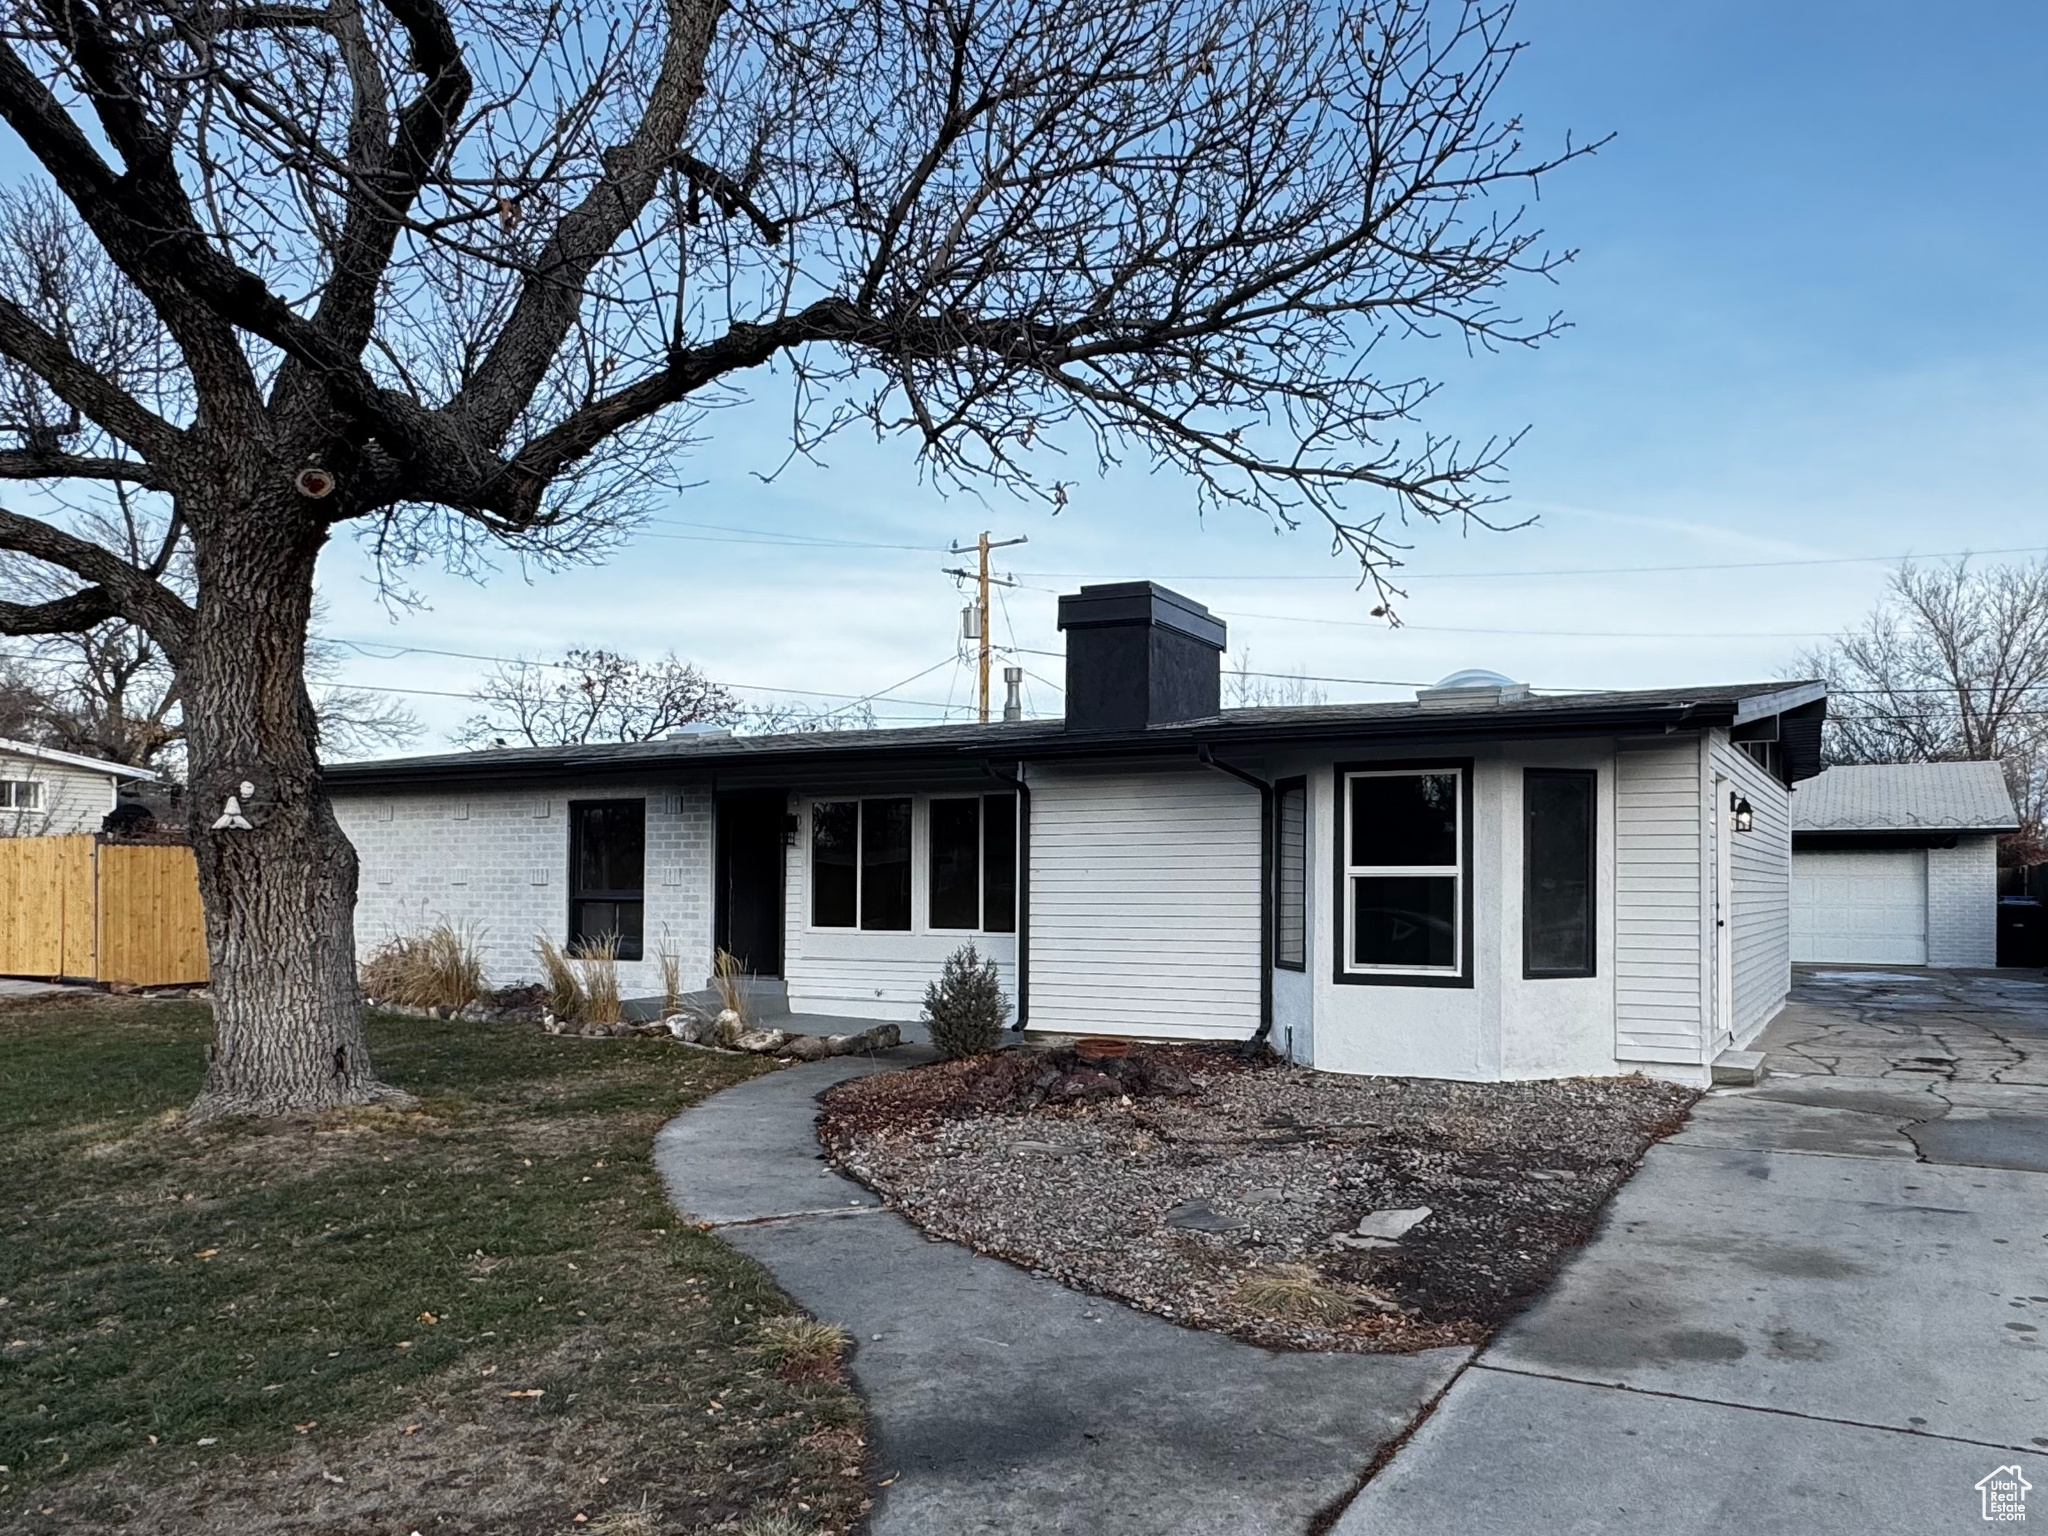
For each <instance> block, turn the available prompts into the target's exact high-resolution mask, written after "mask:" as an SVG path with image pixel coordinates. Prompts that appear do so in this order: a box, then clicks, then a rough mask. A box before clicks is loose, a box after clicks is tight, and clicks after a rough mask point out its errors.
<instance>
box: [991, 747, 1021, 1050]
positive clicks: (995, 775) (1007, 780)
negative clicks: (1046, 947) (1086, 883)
mask: <svg viewBox="0 0 2048 1536" xmlns="http://www.w3.org/2000/svg"><path fill="white" fill-rule="evenodd" d="M981 771H982V772H983V773H985V774H987V775H988V776H989V777H990V778H992V779H994V780H995V781H996V782H997V783H998V784H1007V785H1009V786H1010V787H1011V788H1012V789H1014V790H1016V792H1017V1022H1016V1023H1014V1024H1012V1025H1011V1026H1010V1029H1011V1030H1012V1032H1013V1033H1016V1034H1022V1033H1023V1032H1024V1026H1025V1024H1026V1023H1027V1022H1028V1021H1029V1019H1030V1017H1031V786H1030V785H1029V784H1026V783H1025V782H1024V765H1023V764H1022V763H1019V764H1018V765H1017V772H1015V773H1003V772H1001V771H1000V770H999V769H998V768H997V767H996V765H995V764H994V763H989V762H984V763H983V764H982V765H981Z"/></svg>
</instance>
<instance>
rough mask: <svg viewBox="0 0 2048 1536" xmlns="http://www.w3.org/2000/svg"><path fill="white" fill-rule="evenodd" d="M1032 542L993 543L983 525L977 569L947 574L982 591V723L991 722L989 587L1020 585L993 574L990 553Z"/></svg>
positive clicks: (955, 551) (959, 551)
mask: <svg viewBox="0 0 2048 1536" xmlns="http://www.w3.org/2000/svg"><path fill="white" fill-rule="evenodd" d="M1030 542H1031V540H1030V539H1029V538H1027V537H1024V536H1021V535H1020V536H1019V537H1017V538H1014V539H997V540H995V541H994V542H990V540H989V536H988V530H987V529H986V528H984V529H983V530H982V531H981V537H980V538H979V539H978V540H976V541H975V546H974V552H975V553H976V554H977V555H979V556H980V560H979V561H978V565H977V569H975V570H972V571H962V570H949V571H947V572H946V574H947V575H948V576H960V577H964V578H965V579H966V580H969V581H972V582H973V583H975V587H976V590H977V592H978V593H979V594H980V595H979V599H978V602H977V609H978V617H979V618H980V621H981V622H980V623H979V624H978V625H976V629H977V630H978V631H979V634H980V638H981V658H980V676H981V723H982V724H983V725H987V724H988V589H989V588H990V587H992V586H995V587H1014V586H1015V585H1017V583H1015V582H1014V581H1004V580H1002V579H1000V578H992V577H990V575H989V573H988V552H989V551H990V550H992V549H1008V548H1009V547H1010V546H1011V545H1013V544H1029V543H1030ZM951 553H953V554H956V555H964V554H966V553H967V551H966V550H964V549H962V548H961V547H960V546H959V545H958V544H955V545H954V546H953V548H952V550H951Z"/></svg>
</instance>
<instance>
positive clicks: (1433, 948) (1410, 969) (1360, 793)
mask: <svg viewBox="0 0 2048 1536" xmlns="http://www.w3.org/2000/svg"><path fill="white" fill-rule="evenodd" d="M1470 779H1471V772H1470V768H1469V766H1467V765H1465V764H1446V765H1443V766H1437V765H1434V764H1432V765H1428V766H1415V767H1399V768H1393V767H1389V768H1366V769H1358V770H1355V771H1348V772H1344V773H1342V774H1341V775H1340V785H1341V789H1342V793H1341V795H1340V799H1341V801H1342V815H1341V817H1340V821H1341V827H1340V831H1339V835H1340V838H1341V842H1340V845H1339V865H1340V870H1341V875H1340V880H1341V885H1340V888H1339V903H1340V908H1341V912H1340V915H1341V918H1342V921H1343V938H1342V944H1343V954H1342V960H1341V965H1340V972H1339V974H1340V979H1350V980H1378V979H1385V980H1389V981H1400V980H1404V979H1407V980H1414V981H1421V982H1430V981H1435V982H1449V983H1458V982H1463V981H1467V980H1469V978H1470V971H1469V967H1468V964H1467V961H1468V955H1467V944H1468V940H1467V936H1466V932H1465V929H1466V924H1467V916H1466V906H1467V900H1466V898H1467V891H1466V881H1467V877H1468V866H1469V863H1470V852H1469V846H1468V833H1469V827H1468V823H1469V821H1470V814H1471V813H1470V807H1469V804H1468V795H1469V789H1470Z"/></svg>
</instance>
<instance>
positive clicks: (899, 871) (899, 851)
mask: <svg viewBox="0 0 2048 1536" xmlns="http://www.w3.org/2000/svg"><path fill="white" fill-rule="evenodd" d="M860 925H861V927H863V928H868V929H880V930H883V931H887V932H900V931H904V930H907V929H908V928H909V927H910V801H909V800H908V799H907V798H906V799H902V800H863V801H861V803H860Z"/></svg>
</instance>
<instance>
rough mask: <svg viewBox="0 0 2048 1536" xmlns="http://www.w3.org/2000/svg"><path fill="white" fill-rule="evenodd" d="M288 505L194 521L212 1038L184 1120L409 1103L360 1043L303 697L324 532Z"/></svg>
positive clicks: (351, 957) (345, 858)
mask: <svg viewBox="0 0 2048 1536" xmlns="http://www.w3.org/2000/svg"><path fill="white" fill-rule="evenodd" d="M285 502H286V504H283V505H279V506H277V507H264V506H258V507H253V508H252V507H239V508H236V509H234V512H233V513H232V514H230V515H229V516H227V517H224V518H223V517H213V516H207V515H205V514H204V513H200V514H198V515H195V516H194V517H193V518H192V523H193V528H194V553H195V558H196V560H197V562H198V564H199V567H200V570H199V578H200V579H199V591H200V593H201V594H202V596H201V599H200V602H199V605H198V609H197V614H196V621H195V623H194V626H193V633H192V636H191V641H190V644H189V646H188V648H187V651H186V654H185V655H184V657H183V658H182V659H181V663H180V668H179V673H180V680H181V682H182V684H183V686H184V690H185V699H186V711H185V714H186V719H187V721H188V722H190V740H189V746H188V752H189V766H190V777H191V790H190V800H189V816H190V823H191V829H192V845H193V850H194V852H195V853H196V854H197V856H198V862H199V890H200V895H201V897H202V899H203V901H204V904H205V908H206V947H207V955H208V959H209V962H210V965H211V968H212V982H211V990H212V993H213V1014H214V1030H215V1033H214V1043H213V1046H212V1050H211V1053H210V1055H209V1058H208V1062H207V1070H206V1079H205V1082H204V1084H203V1086H202V1087H201V1089H200V1093H199V1097H198V1099H197V1101H196V1102H195V1103H194V1104H193V1106H192V1108H191V1111H190V1114H189V1118H190V1119H193V1120H208V1119H214V1118H218V1117H220V1116H223V1115H238V1114H246V1115H277V1114H288V1113H293V1112H297V1111H307V1110H321V1109H330V1108H334V1107H336V1106H339V1105H345V1104H367V1103H375V1102H380V1101H391V1100H394V1099H397V1100H402V1099H404V1097H405V1095H403V1094H400V1093H398V1092H397V1091H396V1090H393V1089H391V1088H388V1087H386V1086H385V1085H384V1084H382V1083H380V1082H379V1081H378V1080H377V1076H376V1073H375V1071H374V1069H373V1068H372V1066H371V1062H370V1052H369V1047H368V1045H367V1043H366V1041H365V1038H364V1033H363V1010H362V993H361V990H360V988H359V986H358V983H357V977H356V956H355V930H354V920H355V899H356V855H355V849H354V848H353V847H351V846H350V844H349V841H348V838H347V837H346V836H345V835H344V834H343V832H342V830H341V825H340V823H339V822H338V821H336V820H335V816H334V807H333V805H332V803H331V802H330V801H329V799H328V797H327V792H326V789H325V787H324V786H323V785H322V783H321V777H320V763H319V748H318V731H317V726H316V723H315V718H314V713H313V705H312V700H311V698H310V697H309V696H308V694H307V691H306V680H305V661H306V631H307V626H308V623H309V621H310V618H311V613H312V601H313V569H314V563H315V561H316V560H317V559H318V557H319V552H320V547H321V545H322V544H323V543H324V542H325V529H324V527H322V526H321V525H320V524H319V523H318V522H317V521H316V520H312V519H309V518H307V517H306V516H305V508H304V506H303V504H292V503H295V502H296V498H292V497H287V498H285ZM224 523H231V524H232V525H233V531H232V533H231V534H228V535H227V536H224V537H208V536H207V535H208V533H210V532H213V531H214V530H215V529H220V528H221V525H222V524H224ZM223 531H225V530H223Z"/></svg>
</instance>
